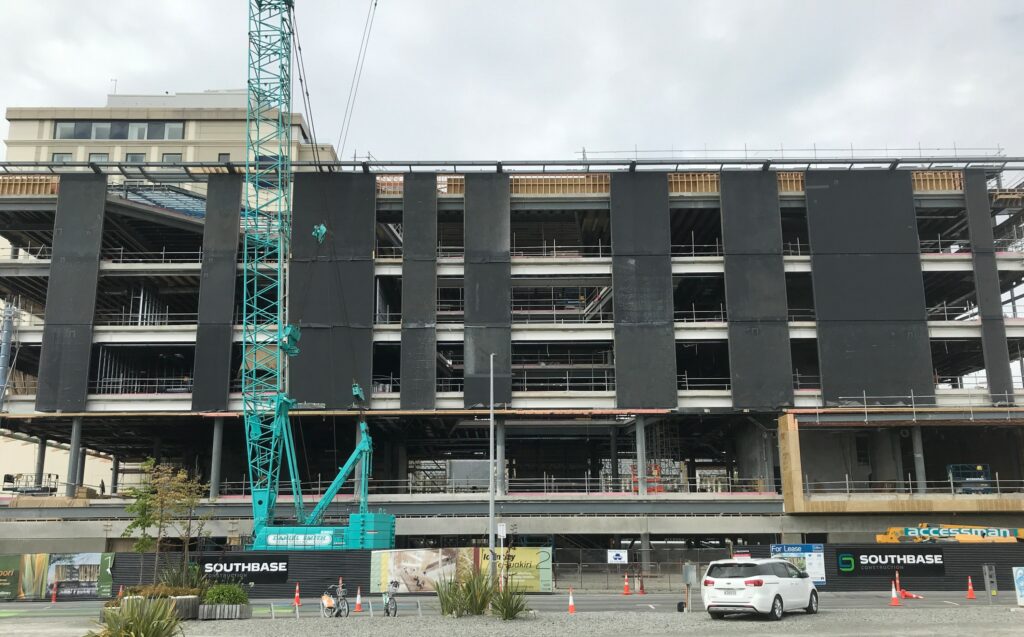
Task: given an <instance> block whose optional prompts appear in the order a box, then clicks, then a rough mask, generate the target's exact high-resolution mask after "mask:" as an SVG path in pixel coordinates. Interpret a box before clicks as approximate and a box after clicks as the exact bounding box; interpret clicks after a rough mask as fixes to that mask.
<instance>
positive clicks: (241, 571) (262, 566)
mask: <svg viewBox="0 0 1024 637" xmlns="http://www.w3.org/2000/svg"><path fill="white" fill-rule="evenodd" d="M199 568H200V570H201V571H202V572H203V575H205V576H206V577H208V578H210V579H212V580H220V581H238V582H242V583H248V582H254V583H256V584H279V583H282V582H287V581H288V556H287V555H238V556H236V555H231V556H218V557H203V558H200V560H199Z"/></svg>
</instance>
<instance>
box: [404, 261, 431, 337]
mask: <svg viewBox="0 0 1024 637" xmlns="http://www.w3.org/2000/svg"><path fill="white" fill-rule="evenodd" d="M436 324H437V263H436V262H434V261H408V260H406V261H405V262H404V263H403V264H402V328H403V329H405V328H406V327H430V328H431V329H433V328H434V326H435V325H436Z"/></svg>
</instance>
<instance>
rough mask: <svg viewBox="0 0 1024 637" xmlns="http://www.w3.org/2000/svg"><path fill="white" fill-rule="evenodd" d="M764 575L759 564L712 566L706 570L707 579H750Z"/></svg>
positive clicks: (744, 563)
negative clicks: (753, 576) (752, 576)
mask: <svg viewBox="0 0 1024 637" xmlns="http://www.w3.org/2000/svg"><path fill="white" fill-rule="evenodd" d="M764 574H765V573H764V572H763V570H762V568H761V566H760V565H759V564H753V563H751V562H735V563H727V564H712V565H711V568H709V569H708V577H750V576H751V575H764Z"/></svg>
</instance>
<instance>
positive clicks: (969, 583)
mask: <svg viewBox="0 0 1024 637" xmlns="http://www.w3.org/2000/svg"><path fill="white" fill-rule="evenodd" d="M967 599H978V598H977V597H975V596H974V582H972V581H971V576H970V575H968V576H967Z"/></svg>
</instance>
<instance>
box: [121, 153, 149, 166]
mask: <svg viewBox="0 0 1024 637" xmlns="http://www.w3.org/2000/svg"><path fill="white" fill-rule="evenodd" d="M124 160H125V162H126V163H129V164H141V163H143V162H145V161H146V153H126V154H125V156H124Z"/></svg>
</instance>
